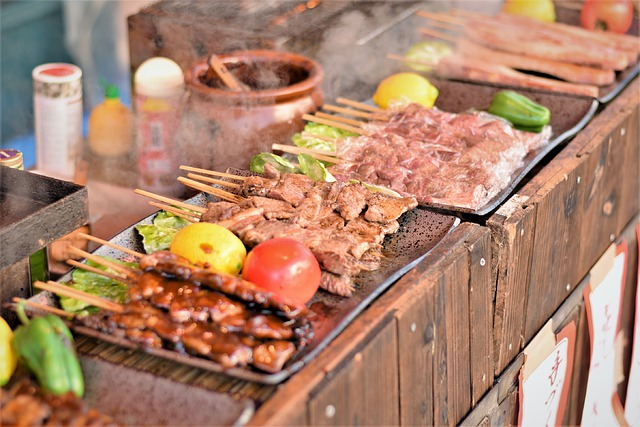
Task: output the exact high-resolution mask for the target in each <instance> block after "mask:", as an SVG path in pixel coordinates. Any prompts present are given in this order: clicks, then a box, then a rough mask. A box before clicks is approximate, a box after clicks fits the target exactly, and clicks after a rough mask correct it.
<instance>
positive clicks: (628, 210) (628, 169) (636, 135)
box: [612, 105, 640, 235]
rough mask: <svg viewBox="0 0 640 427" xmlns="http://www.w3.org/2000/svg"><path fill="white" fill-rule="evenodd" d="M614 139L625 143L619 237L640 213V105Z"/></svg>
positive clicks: (621, 180) (620, 183)
mask: <svg viewBox="0 0 640 427" xmlns="http://www.w3.org/2000/svg"><path fill="white" fill-rule="evenodd" d="M612 138H613V139H614V141H619V142H618V143H623V144H624V147H621V148H620V149H619V150H618V151H619V152H620V153H621V155H622V162H621V167H620V176H621V177H622V178H621V179H620V180H619V182H618V189H617V191H616V202H617V210H616V211H617V213H618V228H617V230H616V235H619V234H620V233H621V232H622V231H623V230H624V228H625V227H626V226H627V224H628V222H629V221H630V220H631V218H633V217H634V216H635V215H636V213H637V212H638V211H640V178H639V177H638V175H639V174H640V172H639V171H640V143H638V141H640V105H638V106H636V108H635V109H634V110H633V112H632V113H631V114H630V115H629V116H628V117H627V118H626V119H625V120H624V121H623V122H622V123H621V124H620V126H618V127H617V128H616V129H615V130H614V131H613V132H612Z"/></svg>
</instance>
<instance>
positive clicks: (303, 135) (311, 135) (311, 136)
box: [300, 131, 338, 143]
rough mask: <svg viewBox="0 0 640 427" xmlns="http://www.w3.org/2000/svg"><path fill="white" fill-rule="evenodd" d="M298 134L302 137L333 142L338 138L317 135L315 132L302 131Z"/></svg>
mask: <svg viewBox="0 0 640 427" xmlns="http://www.w3.org/2000/svg"><path fill="white" fill-rule="evenodd" d="M300 136H302V137H303V138H315V139H320V140H322V141H327V142H334V143H335V142H336V141H337V140H338V138H332V137H330V136H324V135H318V134H315V133H309V132H304V131H302V132H301V133H300Z"/></svg>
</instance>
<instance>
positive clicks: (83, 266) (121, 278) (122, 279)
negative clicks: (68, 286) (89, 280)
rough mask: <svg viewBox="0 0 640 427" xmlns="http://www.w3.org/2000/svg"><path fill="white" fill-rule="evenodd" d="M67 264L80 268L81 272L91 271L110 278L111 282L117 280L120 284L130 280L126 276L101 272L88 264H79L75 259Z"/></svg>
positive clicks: (69, 260)
mask: <svg viewBox="0 0 640 427" xmlns="http://www.w3.org/2000/svg"><path fill="white" fill-rule="evenodd" d="M67 264H69V265H72V266H74V267H76V268H79V269H81V270H86V271H90V272H91V273H95V274H99V275H101V276H105V277H107V278H109V279H111V280H116V281H118V282H123V283H125V282H127V280H128V279H127V278H126V277H124V276H118V275H117V274H113V273H110V272H108V271H105V270H100V269H99V268H96V267H92V266H90V265H87V264H85V263H82V262H78V261H76V260H74V259H68V260H67Z"/></svg>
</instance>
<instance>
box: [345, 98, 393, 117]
mask: <svg viewBox="0 0 640 427" xmlns="http://www.w3.org/2000/svg"><path fill="white" fill-rule="evenodd" d="M336 102H337V103H338V104H344V105H348V106H349V107H354V108H359V109H360V110H364V111H369V112H371V113H384V112H385V111H384V110H383V109H381V108H378V107H374V106H373V105H369V104H365V103H364V102H358V101H352V100H351V99H347V98H342V97H339V98H337V99H336Z"/></svg>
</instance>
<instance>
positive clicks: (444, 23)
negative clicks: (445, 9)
mask: <svg viewBox="0 0 640 427" xmlns="http://www.w3.org/2000/svg"><path fill="white" fill-rule="evenodd" d="M429 25H430V26H431V27H437V28H442V29H443V30H450V31H459V30H460V26H461V25H462V24H458V23H456V24H454V23H451V22H447V21H429Z"/></svg>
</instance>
